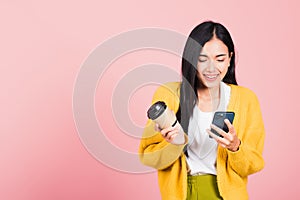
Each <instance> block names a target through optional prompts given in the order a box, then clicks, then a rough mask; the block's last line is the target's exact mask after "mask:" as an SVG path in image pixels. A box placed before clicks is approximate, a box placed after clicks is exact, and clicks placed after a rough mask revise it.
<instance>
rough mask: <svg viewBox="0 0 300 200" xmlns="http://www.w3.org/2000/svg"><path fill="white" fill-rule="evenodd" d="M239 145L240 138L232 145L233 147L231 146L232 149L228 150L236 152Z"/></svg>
mask: <svg viewBox="0 0 300 200" xmlns="http://www.w3.org/2000/svg"><path fill="white" fill-rule="evenodd" d="M240 145H241V140H240V139H238V141H237V142H236V145H235V146H234V148H232V149H229V150H230V151H232V152H236V151H238V150H239V148H240Z"/></svg>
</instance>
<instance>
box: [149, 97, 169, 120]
mask: <svg viewBox="0 0 300 200" xmlns="http://www.w3.org/2000/svg"><path fill="white" fill-rule="evenodd" d="M166 108H167V105H166V104H165V102H163V101H157V102H156V103H154V104H153V105H152V106H151V107H150V108H149V109H148V111H147V115H148V118H149V119H152V120H154V119H156V118H158V117H159V116H160V115H161V114H162V113H163V112H164V111H165V110H166Z"/></svg>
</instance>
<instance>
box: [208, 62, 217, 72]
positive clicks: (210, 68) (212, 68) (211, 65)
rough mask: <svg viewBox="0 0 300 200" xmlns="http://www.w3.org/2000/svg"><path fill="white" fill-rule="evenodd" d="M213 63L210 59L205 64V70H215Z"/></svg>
mask: <svg viewBox="0 0 300 200" xmlns="http://www.w3.org/2000/svg"><path fill="white" fill-rule="evenodd" d="M215 67H216V66H215V63H214V62H213V61H210V62H209V64H208V66H207V70H208V71H210V72H213V71H215Z"/></svg>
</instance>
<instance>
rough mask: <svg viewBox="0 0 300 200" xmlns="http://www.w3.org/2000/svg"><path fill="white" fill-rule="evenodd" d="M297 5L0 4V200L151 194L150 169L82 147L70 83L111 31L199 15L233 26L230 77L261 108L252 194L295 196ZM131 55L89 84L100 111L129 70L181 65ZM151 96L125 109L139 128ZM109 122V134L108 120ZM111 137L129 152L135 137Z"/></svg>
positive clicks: (155, 54)
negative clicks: (262, 131)
mask: <svg viewBox="0 0 300 200" xmlns="http://www.w3.org/2000/svg"><path fill="white" fill-rule="evenodd" d="M298 8H299V3H297V1H296V0H277V1H271V0H268V1H260V0H254V1H248V2H247V3H244V2H243V1H233V0H227V1H220V2H216V1H199V0H197V1H189V3H184V1H170V0H167V1H158V0H153V1H148V2H143V1H138V0H130V1H126V2H125V1H116V0H110V1H106V2H105V3H103V2H101V1H92V0H87V1H81V2H80V1H71V0H65V1H47V2H45V1H37V0H29V1H20V0H19V1H17V0H11V1H8V0H2V1H1V2H0V36H1V37H0V58H1V59H0V67H1V78H0V83H1V84H0V87H1V98H0V102H1V117H0V122H1V126H0V199H3V200H39V199H44V200H48V199H49V200H50V199H59V200H60V199H72V200H77V199H78V200H79V199H89V200H96V199H146V200H148V199H149V200H150V199H151V200H152V199H159V198H160V197H159V190H158V186H157V178H156V173H147V174H132V173H122V172H119V171H117V170H113V169H111V168H109V167H107V166H105V165H103V164H101V163H100V162H99V161H98V160H96V159H95V158H94V157H93V156H91V155H90V154H89V153H88V152H87V150H86V149H85V147H84V146H83V145H82V143H81V141H80V138H79V136H78V134H77V131H76V127H75V123H74V119H73V113H72V92H73V86H74V82H75V80H76V76H77V73H78V72H79V70H80V66H81V64H82V63H83V61H84V60H85V59H86V58H87V56H88V55H89V53H90V52H91V51H92V50H93V49H94V48H95V47H96V46H97V45H99V44H101V42H103V41H105V40H107V39H108V38H110V37H112V36H113V35H116V34H118V33H121V32H124V31H128V30H131V29H136V28H141V27H160V28H163V29H171V30H175V31H177V32H179V33H182V34H188V33H189V32H190V30H191V29H192V28H193V27H194V26H195V25H197V24H198V23H200V22H202V21H203V20H207V19H211V20H216V21H219V22H221V23H223V24H224V25H225V26H226V27H227V28H228V29H229V30H230V32H231V34H232V36H233V39H234V41H235V45H236V48H237V53H238V69H237V72H238V74H237V78H238V82H239V84H240V85H243V86H246V87H249V88H251V89H252V90H253V91H255V93H256V94H257V95H258V97H259V100H260V103H261V107H262V111H263V117H264V121H265V128H266V133H267V135H266V142H265V151H264V157H265V162H266V165H265V169H264V170H263V171H262V172H260V173H257V174H255V175H252V176H250V178H249V193H250V199H256V200H260V199H261V200H264V199H278V200H280V199H298V198H300V190H299V187H298V185H299V183H298V180H299V179H300V175H299V170H298V169H299V167H300V165H299V153H298V152H299V150H300V145H299V139H300V136H299V134H300V129H299V126H298V124H299V120H298V115H297V114H298V113H299V111H300V106H299V100H300V99H299V94H298V93H299V91H300V87H299V85H300V84H299V72H300V65H299V58H298V56H299V55H298V54H296V52H299V46H298V45H299V44H300V40H299V35H300V31H299V30H300V26H299V19H300V14H299V11H298ZM148 53H149V54H148ZM147 55H151V57H149V56H147ZM127 56H128V57H126V56H124V57H122V58H120V60H119V61H118V62H116V63H114V64H113V65H112V66H114V67H116V66H117V65H118V67H119V69H117V68H113V67H112V69H114V70H115V72H116V73H115V72H114V74H115V77H114V78H112V79H110V78H109V76H110V75H109V72H108V74H107V76H106V78H105V77H104V79H103V80H102V81H104V82H105V79H107V82H106V85H107V87H106V89H103V90H102V91H98V90H97V93H96V110H97V112H98V113H99V112H101V110H100V108H101V104H100V99H101V96H102V95H103V96H107V95H108V96H109V95H111V91H110V89H111V88H112V87H113V86H112V85H113V84H115V83H113V81H117V80H118V76H119V78H121V76H123V75H124V73H125V74H126V71H128V70H130V69H131V68H132V66H137V65H141V64H143V63H148V62H155V63H163V64H165V65H168V66H170V67H172V68H174V70H176V71H178V72H179V70H180V59H178V57H175V56H170V55H169V54H167V53H161V52H159V51H149V52H147V51H142V52H136V54H130V55H127ZM125 63H126V65H125ZM131 63H132V64H131ZM119 70H121V71H119ZM117 72H120V73H117ZM109 81H110V82H109ZM104 82H102V84H104ZM100 84H101V83H100ZM153 91H154V86H148V87H142V88H140V89H139V90H137V91H136V92H135V93H134V94H133V96H132V98H131V99H130V106H129V111H130V115H131V116H132V120H133V121H134V123H136V124H138V125H139V126H143V124H144V123H145V121H146V116H145V112H146V109H147V107H148V105H149V103H150V99H151V96H152V94H153ZM133 106H137V108H138V109H134V108H133ZM108 111H109V110H108ZM110 115H111V114H108V118H107V119H106V120H108V121H109V120H111V119H110ZM98 120H99V121H101V120H104V119H101V118H99V119H98ZM106 128H108V129H111V130H116V128H115V124H114V123H107V124H106ZM108 132H109V131H108ZM107 137H108V138H110V140H111V141H112V142H113V143H114V144H115V145H118V146H120V147H121V148H124V149H126V150H128V151H132V152H135V151H137V148H138V144H139V141H138V139H134V138H130V137H128V136H127V135H124V134H122V132H121V131H119V132H118V130H116V131H111V132H109V133H108V134H107Z"/></svg>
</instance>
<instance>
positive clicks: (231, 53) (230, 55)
mask: <svg viewBox="0 0 300 200" xmlns="http://www.w3.org/2000/svg"><path fill="white" fill-rule="evenodd" d="M232 55H233V52H230V54H229V66H230V61H231V57H232ZM229 66H228V67H229Z"/></svg>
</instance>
